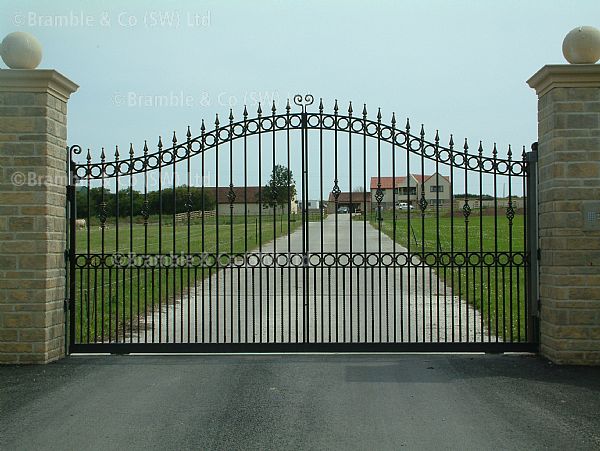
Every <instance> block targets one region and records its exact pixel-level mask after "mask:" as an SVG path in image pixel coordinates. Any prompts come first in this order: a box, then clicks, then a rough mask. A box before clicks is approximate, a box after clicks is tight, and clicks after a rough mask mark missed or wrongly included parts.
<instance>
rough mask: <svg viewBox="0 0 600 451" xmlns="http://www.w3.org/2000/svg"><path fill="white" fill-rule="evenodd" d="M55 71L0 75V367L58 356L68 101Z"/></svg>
mask: <svg viewBox="0 0 600 451" xmlns="http://www.w3.org/2000/svg"><path fill="white" fill-rule="evenodd" d="M77 88H78V86H77V85H76V84H75V83H73V82H72V81H70V80H68V79H67V78H65V77H64V76H63V75H61V74H59V73H58V72H56V71H54V70H15V69H6V70H0V363H47V362H50V361H52V360H56V359H59V358H61V357H63V356H64V347H65V327H64V318H65V312H64V299H65V257H64V251H65V244H66V184H67V176H66V174H67V152H66V150H65V148H66V138H67V100H68V99H69V96H70V95H71V94H72V93H73V92H75V91H76V90H77Z"/></svg>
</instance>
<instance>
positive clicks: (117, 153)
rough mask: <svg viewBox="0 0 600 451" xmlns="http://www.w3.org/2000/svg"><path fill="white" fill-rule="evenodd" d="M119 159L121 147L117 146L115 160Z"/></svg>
mask: <svg viewBox="0 0 600 451" xmlns="http://www.w3.org/2000/svg"><path fill="white" fill-rule="evenodd" d="M118 159H119V146H115V160H118Z"/></svg>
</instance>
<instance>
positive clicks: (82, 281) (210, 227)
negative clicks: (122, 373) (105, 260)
mask: <svg viewBox="0 0 600 451" xmlns="http://www.w3.org/2000/svg"><path fill="white" fill-rule="evenodd" d="M138 219H139V218H134V220H133V224H132V225H131V226H130V224H129V221H128V220H127V221H122V220H119V224H118V227H117V225H116V223H115V221H114V218H113V220H112V221H109V222H108V224H109V226H108V228H107V229H105V231H104V236H103V234H102V231H101V230H100V229H99V228H98V227H91V228H90V229H89V236H88V230H78V231H77V234H76V237H77V242H76V252H77V254H84V255H85V254H87V253H88V252H89V253H90V254H95V253H97V254H101V253H102V249H103V246H102V244H103V243H104V254H105V255H113V254H115V253H122V254H129V253H132V254H134V255H135V254H145V253H148V254H153V253H161V254H169V253H171V252H174V253H176V254H180V253H182V252H183V253H187V252H188V250H189V251H190V252H191V253H200V252H207V253H211V252H217V251H218V252H224V253H238V252H246V251H253V250H256V249H258V247H259V241H260V240H262V243H263V244H264V243H267V242H269V241H271V240H273V239H274V238H276V237H279V236H282V235H287V234H288V232H293V231H294V230H295V229H296V228H298V227H299V226H300V225H301V221H300V218H299V217H296V218H295V220H292V221H291V222H290V223H289V228H288V221H287V215H284V217H283V218H282V217H280V215H277V217H276V220H275V222H274V221H273V214H272V212H271V214H268V213H266V214H264V215H263V216H262V218H259V217H258V216H256V217H254V216H253V217H247V219H246V223H245V221H244V217H243V216H239V217H233V221H232V220H231V218H230V217H229V216H227V217H223V216H221V217H219V218H218V225H217V219H216V218H206V219H205V221H204V224H202V221H201V220H194V221H193V222H191V223H190V225H189V231H188V224H187V222H179V223H176V226H175V234H174V235H173V227H172V223H171V221H170V219H169V218H163V219H165V220H166V221H167V222H166V223H163V225H162V227H160V228H159V225H158V223H151V224H148V225H147V227H145V226H144V225H143V224H140V223H139V222H140V221H138ZM152 219H157V218H151V220H152ZM261 221H262V224H261ZM159 230H160V233H159ZM117 232H118V233H117ZM188 233H189V239H188ZM217 234H218V247H217ZM88 237H89V240H88ZM159 237H160V240H159ZM213 272H214V269H212V270H209V269H204V268H196V269H187V268H175V269H173V268H163V269H161V270H159V269H146V270H145V269H137V268H134V269H123V268H121V269H117V268H106V267H102V266H100V267H93V265H92V267H91V268H81V269H77V271H76V302H75V316H76V321H75V325H76V335H75V337H76V342H77V343H88V342H92V343H93V342H95V341H102V340H104V341H109V340H113V341H114V340H115V338H116V336H117V335H118V337H119V341H122V340H123V337H124V336H126V335H127V336H129V335H130V334H131V332H135V331H136V330H138V329H139V328H140V323H141V321H143V317H144V312H145V311H147V312H150V311H151V310H152V307H153V306H154V309H155V311H156V308H157V307H158V306H159V305H160V306H165V305H167V304H168V303H171V304H172V303H173V302H175V301H176V300H177V299H178V298H179V297H180V295H181V293H182V292H184V291H186V290H187V289H189V288H190V287H193V286H194V285H195V284H197V283H201V281H202V279H203V278H205V277H210V276H211V275H212V273H213Z"/></svg>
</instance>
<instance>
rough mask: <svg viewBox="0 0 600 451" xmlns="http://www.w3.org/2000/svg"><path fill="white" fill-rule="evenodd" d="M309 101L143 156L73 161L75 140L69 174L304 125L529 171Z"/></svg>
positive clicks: (112, 170) (185, 155) (148, 165)
mask: <svg viewBox="0 0 600 451" xmlns="http://www.w3.org/2000/svg"><path fill="white" fill-rule="evenodd" d="M313 103H314V97H313V96H312V95H310V94H307V95H305V96H302V95H299V94H298V95H296V96H294V104H296V105H297V106H300V107H301V109H302V112H299V113H290V112H289V110H287V109H286V110H287V111H286V113H283V114H276V109H275V106H273V110H272V111H273V114H272V115H270V116H262V114H261V113H258V115H257V116H256V117H254V118H250V119H249V118H247V116H244V118H243V119H242V120H241V121H238V122H233V116H231V117H230V119H231V120H230V123H229V124H228V125H225V126H223V125H220V123H219V122H218V118H217V120H216V121H215V128H214V129H213V130H211V131H204V130H203V131H202V133H201V135H199V136H197V137H195V138H191V135H189V136H188V137H186V140H185V141H182V142H180V143H178V142H177V138H176V136H175V135H174V136H173V141H172V142H173V145H172V146H171V147H168V148H163V147H162V146H160V147H159V150H158V151H157V152H154V153H150V154H149V153H146V152H144V154H143V155H141V156H137V157H135V156H131V157H130V158H128V159H121V160H120V159H118V158H117V157H116V155H117V152H118V151H117V152H115V159H114V160H113V161H109V162H98V163H82V164H77V163H75V162H74V161H73V155H79V154H80V153H81V147H80V146H79V145H74V146H71V148H70V158H71V167H72V171H73V177H74V178H75V180H82V179H86V180H87V179H90V180H100V179H102V178H105V179H110V178H113V177H117V176H119V177H121V176H129V175H134V174H143V173H144V172H147V171H150V170H154V169H158V168H159V167H161V168H162V169H164V168H165V167H167V166H170V165H172V164H174V163H177V162H182V161H186V160H187V159H189V158H191V157H193V156H195V155H199V154H201V153H203V152H205V151H207V150H210V149H213V148H215V147H218V146H221V145H224V144H228V143H230V142H232V141H235V140H237V139H243V138H244V137H249V136H253V135H258V134H263V133H273V132H274V131H275V132H277V131H281V132H285V131H288V130H302V129H304V128H307V129H310V130H332V131H333V130H336V131H338V132H345V133H348V134H358V135H361V136H366V137H371V138H375V139H378V140H380V141H382V142H386V143H389V144H392V145H394V146H395V147H396V148H398V149H404V150H406V151H408V152H411V153H413V154H415V155H418V156H419V157H421V156H422V157H424V158H425V159H428V160H430V161H433V162H437V163H440V164H445V165H448V166H450V165H451V166H452V167H454V169H465V170H470V171H478V170H482V171H483V172H486V173H492V174H497V175H510V176H514V177H526V176H527V168H528V162H527V161H526V160H524V159H523V160H522V161H515V160H509V159H502V158H498V157H497V155H496V154H494V155H493V156H492V157H485V156H482V155H481V154H477V155H474V154H468V153H466V152H463V151H462V150H458V149H455V148H454V145H453V139H452V136H451V137H450V143H449V145H448V147H444V146H442V145H440V144H439V141H438V139H437V134H436V139H435V140H434V141H433V142H432V141H427V140H426V139H425V138H424V131H423V129H422V130H421V133H420V134H419V135H418V136H417V135H413V134H411V133H410V122H409V121H407V123H406V126H405V128H404V129H403V130H402V129H399V128H397V127H396V125H395V122H394V121H392V125H386V124H383V123H381V122H380V120H379V119H376V120H369V119H367V118H366V117H362V118H357V117H354V116H352V113H351V110H350V109H351V107H350V108H349V112H348V114H347V115H339V114H338V113H337V111H334V112H333V113H331V114H327V113H323V112H321V111H319V112H318V113H309V112H307V111H306V109H307V107H308V106H310V105H312V104H313ZM259 109H260V106H259Z"/></svg>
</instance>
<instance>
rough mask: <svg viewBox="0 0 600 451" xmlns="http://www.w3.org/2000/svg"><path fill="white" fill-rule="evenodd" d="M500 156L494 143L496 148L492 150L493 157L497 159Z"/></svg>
mask: <svg viewBox="0 0 600 451" xmlns="http://www.w3.org/2000/svg"><path fill="white" fill-rule="evenodd" d="M497 155H498V149H496V143H494V148H493V149H492V156H493V157H494V158H496V156H497Z"/></svg>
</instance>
